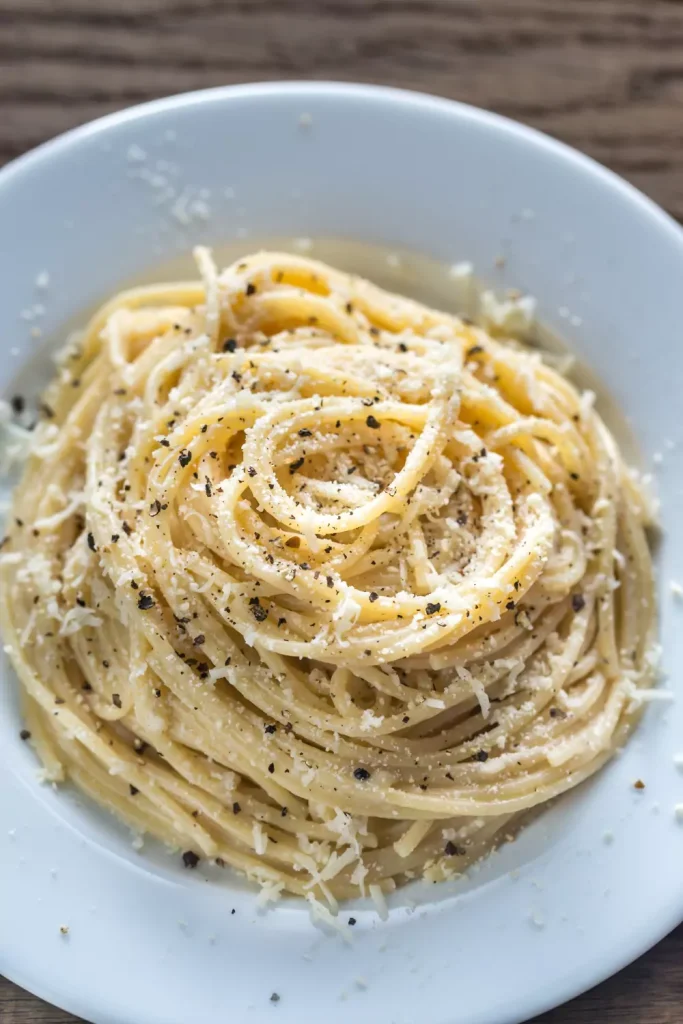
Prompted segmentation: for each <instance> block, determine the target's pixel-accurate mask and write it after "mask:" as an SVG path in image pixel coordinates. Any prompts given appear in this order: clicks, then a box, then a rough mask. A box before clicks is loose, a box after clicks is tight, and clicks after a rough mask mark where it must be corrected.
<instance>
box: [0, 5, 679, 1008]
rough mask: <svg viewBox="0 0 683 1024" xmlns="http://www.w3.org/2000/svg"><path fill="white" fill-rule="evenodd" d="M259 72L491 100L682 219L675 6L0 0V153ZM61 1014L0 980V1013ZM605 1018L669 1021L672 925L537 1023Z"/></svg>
mask: <svg viewBox="0 0 683 1024" xmlns="http://www.w3.org/2000/svg"><path fill="white" fill-rule="evenodd" d="M274 78H280V79H282V78H316V79H339V80H347V81H348V80H360V81H366V82H380V83H384V84H390V85H400V86H404V87H407V88H412V89H419V90H424V91H427V92H434V93H439V94H441V95H444V96H450V97H454V98H456V99H461V100H465V101H468V102H471V103H474V104H476V105H478V106H482V107H487V108H489V109H492V110H497V111H499V112H500V113H503V114H508V115H509V116H511V117H514V118H517V119H518V120H521V121H525V122H527V123H528V124H531V125H534V126H535V127H537V128H540V129H542V130H543V131H546V132H548V133H549V134H551V135H554V136H556V137H557V138H561V139H563V140H565V141H566V142H568V143H570V144H571V145H573V146H576V147H577V148H578V149H581V150H583V151H584V152H586V153H589V154H590V155H591V156H594V157H595V158H596V159H598V160H600V161H601V162H602V163H605V164H607V165H608V166H610V167H612V168H613V169H614V170H616V171H617V172H618V173H620V174H622V175H623V176H624V177H625V178H628V179H629V180H630V181H632V182H633V183H634V184H635V185H637V186H638V187H639V188H641V189H642V190H643V191H644V192H646V193H648V194H649V195H650V196H652V197H653V198H654V199H655V200H656V201H657V202H659V203H660V204H661V205H662V206H664V207H665V208H666V209H668V210H669V211H670V212H671V213H672V214H673V216H674V217H676V218H678V219H679V220H681V221H683V2H682V0H115V2H111V0H106V2H105V0H0V102H1V106H0V110H1V115H0V163H4V162H5V161H7V160H10V159H12V158H13V157H15V156H18V155H19V154H20V153H22V152H24V151H25V150H27V149H29V148H31V147H32V146H35V145H37V144H38V143H40V142H43V141H44V140H45V139H48V138H50V137H52V136H53V135H56V134H57V133H59V132H62V131H64V130H66V129H67V128H71V127H74V126H75V125H78V124H82V123H83V122H85V121H88V120H90V119H91V118H93V117H98V116H100V115H102V114H105V113H108V112H109V111H112V110H116V109H118V108H120V107H123V106H127V105H129V104H132V103H139V102H141V101H144V100H147V99H153V98H155V97H158V96H163V95H167V94H169V93H176V92H182V91H184V90H186V89H197V88H202V87H205V86H212V85H221V84H225V83H230V82H244V81H254V80H259V79H274ZM73 1020H75V1018H73V1017H70V1016H69V1015H68V1014H65V1013H62V1012H61V1011H59V1010H56V1009H53V1008H51V1007H48V1006H47V1005H45V1004H43V1003H40V1002H39V1001H38V1000H36V999H35V998H34V997H32V996H30V995H28V993H26V992H23V991H22V990H21V989H19V988H17V987H16V986H14V985H12V984H10V982H8V981H4V980H2V979H0V1022H2V1024H67V1022H68V1021H73ZM612 1022H615V1024H616V1022H619V1024H681V1022H683V928H679V929H678V930H677V931H675V932H674V933H673V934H672V935H671V936H669V938H668V939H667V940H665V941H664V942H662V943H661V944H660V945H659V946H658V947H657V948H656V949H655V950H653V951H652V952H651V953H649V954H648V955H647V956H645V957H643V958H642V959H641V960H639V961H637V962H636V963H635V964H633V965H632V966H631V967H628V968H627V969H626V970H624V971H622V972H621V973H620V974H618V975H617V976H616V977H614V978H612V979H611V980H610V981H608V982H606V983H605V984H604V985H601V986H599V987H598V988H596V989H594V990H593V991H592V992H590V993H588V994H586V995H584V996H582V997H580V998H579V999H577V1000H575V1001H574V1002H573V1003H570V1004H569V1005H568V1006H566V1007H564V1008H562V1009H558V1010H555V1011H553V1012H551V1013H548V1014H545V1015H544V1016H542V1017H540V1018H538V1021H537V1024H612ZM130 1024H136V1022H135V1021H131V1022H130ZM174 1024H175V1022H174ZM179 1024H185V1022H179ZM187 1024H201V1022H187ZM235 1024H237V1022H235ZM379 1024H385V1022H379Z"/></svg>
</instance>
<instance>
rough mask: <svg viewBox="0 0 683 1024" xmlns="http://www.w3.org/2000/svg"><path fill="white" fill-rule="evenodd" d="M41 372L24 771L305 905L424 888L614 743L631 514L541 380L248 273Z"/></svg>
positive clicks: (421, 322) (125, 326) (23, 511)
mask: <svg viewBox="0 0 683 1024" xmlns="http://www.w3.org/2000/svg"><path fill="white" fill-rule="evenodd" d="M197 259H198V263H199V267H200V271H201V276H202V281H201V283H188V284H172V285H164V286H158V287H151V288H140V289H136V290H133V291H129V292H126V293H123V294H121V295H119V296H117V297H116V298H115V299H114V300H113V301H112V302H110V303H109V304H108V305H106V306H105V307H104V308H103V309H102V310H101V311H100V312H98V313H97V314H96V315H95V317H94V318H93V320H92V321H91V323H90V325H89V326H88V328H87V329H86V330H85V332H84V333H83V335H82V337H81V338H80V340H79V343H78V344H77V345H75V346H71V347H70V348H69V349H68V350H67V351H66V352H65V353H64V354H63V356H62V359H61V364H60V370H59V375H58V379H57V380H56V381H55V382H54V383H53V385H52V386H51V387H50V388H49V390H48V392H47V393H46V395H45V400H44V403H43V406H42V408H43V410H44V412H45V418H44V419H43V421H42V422H41V424H40V425H39V427H38V429H37V432H36V433H37V437H36V443H35V445H34V447H33V450H32V454H31V455H30V458H29V460H28V464H27V466H26V469H25V472H24V475H23V479H22V481H21V483H20V485H19V487H18V489H17V491H16V495H15V499H14V508H13V517H14V518H13V520H12V527H11V530H10V533H9V535H8V538H7V539H6V541H5V544H4V548H3V554H2V556H1V574H2V593H1V599H0V609H1V614H2V625H3V631H4V637H5V643H6V650H8V651H9V654H10V656H11V658H12V661H13V663H14V665H15V668H16V670H17V673H18V675H19V677H20V680H21V683H22V686H23V690H24V694H25V703H26V719H27V731H28V732H29V733H30V736H31V741H32V743H33V744H34V745H35V748H36V750H37V752H38V754H39V756H40V758H41V760H42V762H43V764H44V766H45V773H46V775H47V777H48V778H49V779H52V780H55V781H60V780H62V779H66V778H68V779H70V780H72V781H73V782H74V783H75V784H76V785H77V786H79V787H81V788H82V789H83V790H85V791H87V792H88V793H89V794H90V795H91V796H92V797H94V799H95V800H97V801H98V802H99V803H101V804H104V805H106V806H107V807H109V808H110V809H111V810H113V811H114V812H115V813H116V814H118V815H120V816H122V817H123V818H124V819H125V820H127V821H128V822H129V823H130V824H131V825H132V826H133V827H134V828H135V829H137V830H140V831H142V832H149V833H152V834H154V835H156V836H158V837H160V838H161V839H162V840H165V841H167V842H168V843H169V844H171V845H173V846H174V847H175V848H176V849H177V848H179V849H180V850H182V851H184V852H183V859H184V862H185V864H186V865H187V866H194V865H196V863H197V862H198V859H199V858H200V857H205V858H213V859H215V860H216V861H217V862H218V863H219V864H229V865H232V866H233V867H234V868H237V869H238V870H239V871H241V872H243V873H245V874H246V875H247V876H248V877H249V878H250V879H252V880H255V881H257V882H259V883H260V884H261V885H262V886H264V887H265V892H266V897H268V896H277V895H278V894H279V893H280V892H282V891H288V892H291V893H296V894H300V895H304V896H308V898H309V899H311V900H313V901H319V900H324V901H326V904H327V906H328V907H330V908H331V909H332V910H334V909H335V907H336V901H337V900H338V899H339V898H344V897H349V896H353V895H357V894H358V893H365V892H367V891H369V892H370V893H371V894H373V893H374V894H375V895H376V896H378V897H381V893H382V892H387V891H389V890H390V889H392V888H393V887H394V886H395V885H397V884H401V883H403V882H405V881H406V880H408V879H411V878H415V877H421V876H425V877H427V878H428V879H429V880H431V881H438V880H441V879H444V878H448V877H452V876H453V875H454V874H458V873H460V872H462V871H463V870H464V869H465V868H466V867H467V866H468V865H469V864H471V863H472V862H473V861H474V860H476V859H478V858H480V857H481V856H482V855H483V854H485V853H486V852H487V851H489V850H491V849H492V848H493V847H495V846H496V845H498V844H499V843H501V842H503V841H506V840H508V839H511V838H512V837H513V836H514V832H515V829H516V828H517V827H518V825H519V824H520V822H521V821H522V820H523V817H524V815H526V814H528V813H529V812H530V811H531V810H532V809H534V808H537V807H538V806H540V805H542V804H545V803H547V802H548V801H549V800H551V799H552V798H553V797H555V796H557V795H558V794H560V793H562V792H563V791H565V790H567V789H570V788H572V787H574V786H576V785H578V784H579V783H580V782H581V781H582V780H583V779H585V778H586V777H588V776H589V775H591V774H592V773H593V772H595V771H596V770H597V769H598V768H599V767H600V766H601V765H602V764H603V763H604V762H605V761H606V760H607V759H608V758H609V757H610V756H611V755H612V754H613V753H614V752H615V750H617V749H618V748H619V746H620V745H621V744H622V743H623V742H624V740H625V739H626V737H627V735H628V733H629V731H630V730H631V728H632V727H633V725H634V723H635V721H636V719H637V714H638V708H639V706H640V703H641V701H640V700H639V690H642V688H644V687H647V686H648V684H649V680H650V677H651V673H652V656H651V655H652V652H651V645H652V637H653V629H654V602H653V587H652V574H651V566H650V558H649V553H648V545H647V541H646V535H645V526H646V522H647V512H646V508H645V504H644V502H643V500H642V498H641V496H640V494H639V491H638V488H637V486H636V484H635V483H634V478H633V476H632V474H631V473H630V472H629V471H628V470H627V468H626V467H625V465H624V463H623V461H622V459H621V457H620V454H619V451H618V449H617V446H616V444H615V442H614V440H613V438H612V437H611V435H610V434H609V433H608V431H607V429H606V427H605V426H604V424H603V423H602V421H601V419H600V417H599V416H598V414H597V413H596V412H595V410H594V409H593V407H592V404H591V402H590V396H587V395H583V396H582V395H580V394H579V393H578V392H577V391H576V389H575V388H574V387H573V386H572V385H571V384H570V383H569V382H568V381H567V380H565V379H564V378H563V377H562V376H560V374H559V373H558V372H556V371H555V370H554V369H553V368H551V367H550V366H548V365H546V364H545V363H544V362H543V360H542V359H541V357H540V355H539V354H538V353H536V352H534V351H531V350H530V349H529V348H525V347H524V346H523V345H521V344H518V343H516V342H514V341H511V340H509V339H505V338H500V337H494V336H493V335H492V334H490V333H487V332H486V331H484V330H483V329H481V328H479V327H477V326H474V325H473V324H471V323H469V322H464V321H463V320H461V319H458V318H457V317H455V316H450V315H446V314H444V313H439V312H435V311H433V310H431V309H427V308H425V307H424V306H421V305H419V304H417V303H415V302H412V301H409V300H408V299H405V298H402V297H399V296H396V295H391V294H388V293H386V292H383V291H381V290H379V289H378V288H376V287H374V286H373V285H371V284H370V283H368V282H366V281H364V280H360V279H357V278H354V277H350V276H347V275H346V274H343V273H341V272H338V271H336V270H333V269H331V268H330V267H327V266H325V265H323V264H321V263H316V262H313V261H311V260H308V259H304V258H297V257H293V256H288V255H281V254H273V253H262V254H259V255H256V256H251V257H249V258H246V259H244V260H243V261H241V262H239V263H237V264H235V265H233V266H231V267H229V268H228V269H227V270H225V271H224V272H222V273H221V274H220V275H219V274H218V273H217V271H216V269H215V267H214V265H213V262H212V260H211V257H210V255H209V253H208V252H207V251H206V250H198V252H197Z"/></svg>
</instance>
